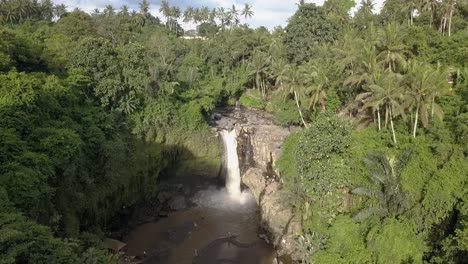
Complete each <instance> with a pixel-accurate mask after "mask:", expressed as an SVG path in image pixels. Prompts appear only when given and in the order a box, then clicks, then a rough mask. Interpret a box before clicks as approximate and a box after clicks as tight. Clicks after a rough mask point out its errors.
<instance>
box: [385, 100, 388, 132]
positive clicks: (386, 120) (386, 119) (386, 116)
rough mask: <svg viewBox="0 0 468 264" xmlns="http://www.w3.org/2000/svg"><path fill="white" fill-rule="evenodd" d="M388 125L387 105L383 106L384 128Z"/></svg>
mask: <svg viewBox="0 0 468 264" xmlns="http://www.w3.org/2000/svg"><path fill="white" fill-rule="evenodd" d="M387 127H388V106H385V129H387Z"/></svg>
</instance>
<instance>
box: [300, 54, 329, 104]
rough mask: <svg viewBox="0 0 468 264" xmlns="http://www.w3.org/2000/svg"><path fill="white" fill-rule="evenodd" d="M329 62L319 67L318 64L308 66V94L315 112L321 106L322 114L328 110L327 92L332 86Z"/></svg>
mask: <svg viewBox="0 0 468 264" xmlns="http://www.w3.org/2000/svg"><path fill="white" fill-rule="evenodd" d="M327 66H328V65H327V62H325V63H323V64H321V65H320V66H317V65H316V64H313V63H309V64H306V65H305V67H307V73H308V74H307V79H306V80H307V82H308V85H307V90H306V94H307V95H309V96H310V105H309V106H310V107H311V108H312V109H314V110H315V107H316V106H317V105H320V108H321V110H322V112H324V111H325V109H326V99H327V90H328V88H329V86H330V80H329V79H328V76H327V75H328V69H327Z"/></svg>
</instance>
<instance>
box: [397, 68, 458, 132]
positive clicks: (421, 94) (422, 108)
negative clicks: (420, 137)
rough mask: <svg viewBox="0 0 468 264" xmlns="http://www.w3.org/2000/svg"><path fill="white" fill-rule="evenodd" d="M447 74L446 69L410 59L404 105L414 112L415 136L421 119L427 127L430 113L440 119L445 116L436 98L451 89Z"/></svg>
mask: <svg viewBox="0 0 468 264" xmlns="http://www.w3.org/2000/svg"><path fill="white" fill-rule="evenodd" d="M447 76H448V73H447V72H446V71H443V70H441V69H435V70H434V69H433V68H432V67H431V66H430V65H427V64H426V63H423V62H418V61H415V60H413V61H410V63H409V66H408V73H407V75H406V80H405V85H406V88H407V96H406V97H405V103H404V106H405V108H406V109H407V110H408V111H409V112H411V114H412V115H413V113H414V123H413V137H416V130H417V127H418V121H419V119H421V122H422V124H423V126H424V127H427V126H428V124H429V113H431V116H434V115H435V116H437V117H438V118H440V119H442V118H443V117H444V113H443V110H442V108H441V107H440V106H439V105H438V104H437V103H436V98H437V97H438V96H441V95H444V94H446V93H447V92H448V91H449V88H450V86H449V84H448V81H447Z"/></svg>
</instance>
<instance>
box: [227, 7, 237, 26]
mask: <svg viewBox="0 0 468 264" xmlns="http://www.w3.org/2000/svg"><path fill="white" fill-rule="evenodd" d="M227 13H228V21H229V24H230V25H232V24H233V23H234V24H235V25H237V24H238V21H239V11H238V10H237V8H236V6H235V5H232V7H231V8H229V9H228V12H227Z"/></svg>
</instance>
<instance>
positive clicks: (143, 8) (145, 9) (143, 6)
mask: <svg viewBox="0 0 468 264" xmlns="http://www.w3.org/2000/svg"><path fill="white" fill-rule="evenodd" d="M164 2H165V1H163V3H164ZM139 7H140V14H142V15H143V16H145V17H147V16H148V14H149V7H150V4H149V2H148V0H142V1H141V3H140V4H139Z"/></svg>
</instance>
